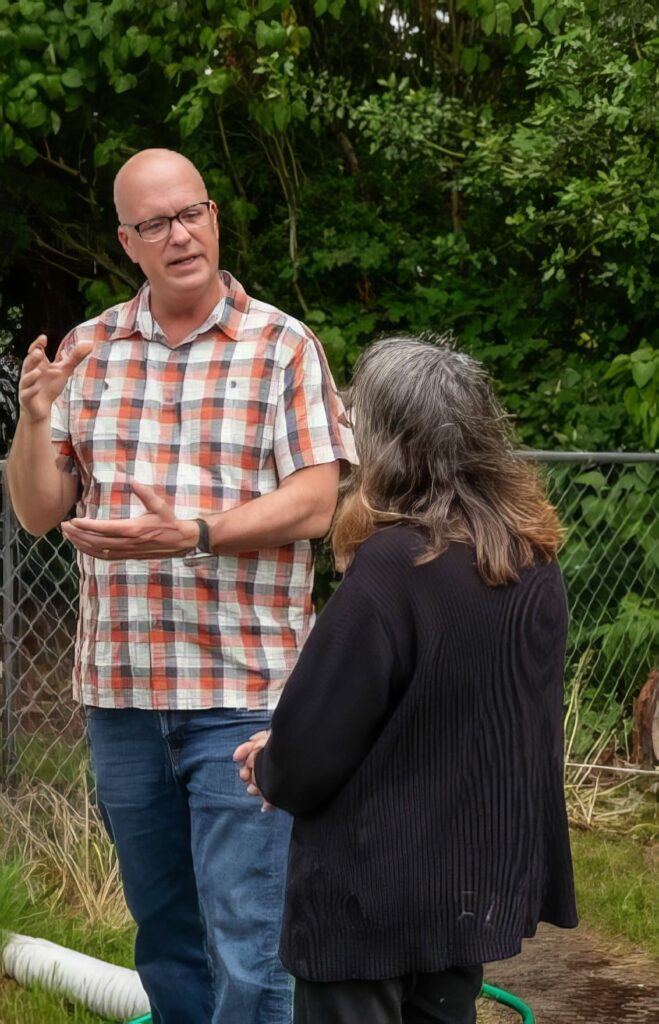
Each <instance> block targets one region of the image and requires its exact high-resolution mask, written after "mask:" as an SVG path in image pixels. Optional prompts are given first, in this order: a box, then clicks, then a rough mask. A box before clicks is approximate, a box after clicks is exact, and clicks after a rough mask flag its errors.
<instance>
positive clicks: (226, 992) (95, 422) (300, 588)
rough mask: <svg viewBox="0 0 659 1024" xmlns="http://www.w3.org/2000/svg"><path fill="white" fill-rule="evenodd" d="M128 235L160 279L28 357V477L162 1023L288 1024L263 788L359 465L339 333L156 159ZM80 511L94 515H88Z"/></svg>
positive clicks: (282, 840) (23, 437)
mask: <svg viewBox="0 0 659 1024" xmlns="http://www.w3.org/2000/svg"><path fill="white" fill-rule="evenodd" d="M115 204H116V208H117V214H118V218H119V228H118V236H119V241H120V243H121V245H122V246H123V249H124V251H125V252H126V254H127V256H128V257H129V259H131V260H132V261H133V262H134V263H137V264H138V265H139V266H140V268H141V269H142V271H143V273H144V276H145V278H146V282H145V284H144V285H143V287H142V288H141V289H140V291H139V292H138V294H137V295H136V296H135V297H134V298H133V299H132V300H131V301H130V302H126V303H121V304H120V305H118V306H113V307H112V308H111V309H108V310H106V311H105V312H104V313H102V314H101V315H100V316H98V317H96V318H94V319H93V320H90V321H88V322H86V323H84V324H81V325H80V326H79V327H77V328H75V329H74V330H73V331H71V332H70V334H69V335H67V337H66V338H65V339H64V341H63V342H62V344H61V346H60V349H59V352H58V356H57V358H56V360H55V361H54V362H53V363H50V362H49V360H48V358H47V356H46V354H45V346H46V338H45V337H44V336H40V337H39V338H37V339H36V341H35V342H34V343H33V344H32V345H31V347H30V349H29V352H28V355H27V358H26V359H25V362H24V364H23V370H22V375H21V382H20V388H19V398H20V407H21V413H20V418H19V423H18V426H17V430H16V435H15V439H14V443H13V447H12V451H11V454H10V456H9V461H8V466H7V479H8V483H9V489H10V493H11V497H12V500H13V504H14V508H15V510H16V514H17V516H18V518H19V519H20V521H21V523H22V524H23V526H24V527H25V528H26V529H27V530H29V531H30V532H31V533H33V534H37V535H38V534H43V533H46V532H47V531H48V530H50V529H52V528H53V527H55V526H57V525H58V524H60V523H61V528H62V532H63V533H64V534H65V536H66V537H68V539H69V540H70V541H71V542H72V544H73V545H74V546H75V547H76V548H77V551H78V564H79V567H80V611H79V628H78V635H77V642H76V655H75V666H74V675H73V687H74V694H75V696H76V697H77V698H78V699H79V700H80V702H81V703H82V704H83V705H84V707H85V713H86V719H87V731H88V736H89V740H90V744H91V756H92V766H93V769H94V772H95V775H96V785H97V792H98V797H99V801H100V805H101V810H102V812H103V815H104V817H105V820H106V821H107V823H108V827H109V828H110V831H111V833H112V836H113V838H114V841H115V843H116V846H117V851H118V856H119V862H120V866H121V873H122V878H123V883H124V888H125V893H126V899H127V902H128V905H129V907H130V910H131V912H132V914H133V916H134V918H135V920H136V922H137V938H136V946H135V959H136V964H137V969H138V971H139V973H140V977H141V979H142V982H143V984H144V987H145V989H146V991H147V993H148V996H149V999H150V1002H151V1008H152V1015H153V1021H154V1024H188V1022H189V1024H220V1022H221V1024H289V1022H290V1020H291V987H290V982H289V979H288V977H287V976H286V974H285V973H284V971H283V970H282V968H281V966H280V964H279V961H278V959H277V945H278V935H279V926H280V917H281V906H282V896H283V886H284V876H285V862H286V855H287V847H288V838H289V828H290V826H289V819H288V817H287V816H286V815H285V814H284V813H283V812H281V811H273V812H271V813H269V814H261V813H260V810H259V808H258V806H257V807H255V806H254V801H253V800H252V799H251V798H250V797H249V796H248V795H247V794H246V793H245V792H244V787H243V785H242V783H241V781H240V778H239V776H238V769H237V767H236V766H235V765H234V763H233V761H232V754H233V751H234V750H235V748H236V747H237V746H238V745H239V744H240V743H242V742H244V741H246V740H247V739H248V738H249V737H251V736H253V735H254V734H256V733H259V732H262V731H263V730H266V729H267V728H268V726H269V721H270V715H271V713H272V710H273V709H274V707H275V705H276V703H277V698H278V696H279V693H280V691H281V688H282V686H283V685H284V682H285V680H286V678H287V676H288V674H289V672H290V670H291V668H292V667H293V665H294V663H295V660H296V657H297V654H298V652H299V649H300V647H301V644H302V642H303V640H304V638H305V637H306V634H307V632H308V630H309V628H310V625H311V617H312V607H311V585H312V578H313V570H312V558H311V550H310V544H309V539H310V538H312V537H320V536H322V535H323V534H324V533H326V531H327V529H328V527H329V524H330V520H331V517H332V514H333V511H334V506H335V503H336V494H337V484H338V478H339V463H340V461H341V460H346V461H354V451H353V447H352V440H351V437H350V435H349V434H348V433H347V432H346V431H345V429H344V428H343V427H342V426H341V420H342V419H343V416H342V413H343V410H342V406H341V404H340V401H339V399H338V397H337V395H336V391H335V388H334V385H333V382H332V379H331V376H330V373H329V370H328V367H327V364H326V361H325V357H324V355H323V352H322V349H321V347H320V345H319V343H318V341H317V340H316V339H315V338H314V336H313V335H312V334H311V332H310V331H309V330H308V329H307V328H306V327H305V326H304V325H303V324H301V323H300V322H299V321H297V320H295V319H293V318H292V317H290V316H287V315H286V314H285V313H282V312H281V311H280V310H278V309H275V308H274V307H272V306H269V305H267V304H266V303H264V302H260V301H257V300H255V299H252V298H250V297H249V296H248V295H247V294H246V293H245V291H244V289H243V288H242V286H241V285H240V284H239V283H238V282H237V281H236V280H235V279H234V278H233V277H232V276H231V275H230V274H229V273H227V272H226V271H218V261H219V230H218V223H217V207H216V205H215V203H214V202H213V201H212V200H211V199H209V197H208V193H207V191H206V187H205V185H204V181H203V179H202V177H201V175H200V174H199V172H198V170H197V169H196V168H195V167H194V166H193V164H191V163H190V161H189V160H187V159H186V158H185V157H183V156H182V155H180V154H178V153H173V152H170V151H168V150H162V149H151V150H145V151H143V152H141V153H137V154H136V155H135V156H133V157H132V158H131V159H130V160H129V161H128V162H127V163H126V164H125V165H124V166H123V167H122V168H121V170H120V171H119V173H118V175H117V178H116V181H115ZM72 511H73V512H74V514H73V517H72V518H67V517H68V516H70V515H71V513H72Z"/></svg>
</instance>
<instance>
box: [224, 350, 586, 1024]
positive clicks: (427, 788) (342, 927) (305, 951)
mask: <svg viewBox="0 0 659 1024" xmlns="http://www.w3.org/2000/svg"><path fill="white" fill-rule="evenodd" d="M350 407H351V419H352V421H353V428H354V431H355V439H356V443H357V450H358V453H359V457H360V467H359V469H358V470H357V471H356V472H355V474H354V476H353V478H352V479H351V480H350V481H349V483H348V486H347V489H346V492H345V493H344V495H343V497H342V499H341V501H340V505H339V508H338V510H337V514H336V517H335V522H334V526H333V529H332V544H333V547H334V552H335V556H336V559H337V563H338V564H339V565H340V566H342V567H343V568H345V570H346V571H345V576H344V579H343V581H342V583H341V584H340V586H339V587H338V589H337V591H336V593H335V594H334V595H333V596H332V598H331V599H330V601H329V602H328V604H327V606H326V608H325V609H324V611H323V612H322V614H321V615H320V617H319V619H318V622H317V624H316V625H315V627H314V629H313V630H312V632H311V634H310V636H309V638H308V640H307V642H306V644H305V646H304V648H303V651H302V655H301V657H300V660H299V662H298V664H297V666H296V668H295V669H294V671H293V673H292V675H291V677H290V679H289V681H288V682H287V684H286V687H285V689H284V692H283V694H282V697H281V700H280V703H279V706H278V708H277V710H276V711H275V714H274V717H273V721H272V731H271V733H270V734H269V737H268V734H259V735H257V736H255V737H254V738H253V741H252V742H251V743H250V744H245V745H243V746H242V747H240V748H238V750H237V751H236V754H235V758H236V760H238V761H240V762H242V768H241V777H242V778H243V780H244V781H245V782H247V783H248V785H249V787H250V790H251V792H254V793H255V794H256V793H258V794H260V795H262V797H263V798H264V799H265V800H266V801H267V802H269V803H271V804H274V805H276V806H278V807H283V808H285V809H286V810H288V811H290V813H291V814H293V815H294V816H295V820H294V826H293V835H292V840H291V847H290V854H289V864H288V877H287V884H286V909H285V914H284V924H283V930H282V937H281V946H280V955H281V959H282V961H283V963H284V966H285V967H287V969H288V970H289V971H290V972H291V974H293V975H294V976H295V978H296V992H295V1021H296V1024H356V1022H357V1021H360V1022H364V1024H400V1022H405V1024H412V1022H414V1024H421V1022H429V1021H435V1022H442V1024H473V1022H474V1021H475V1019H476V1010H475V1001H476V997H477V995H478V992H479V990H480V986H481V982H482V965H483V963H484V962H486V961H492V960H498V959H502V958H505V957H510V956H514V955H515V954H517V953H519V951H520V948H521V942H522V939H524V938H526V937H530V936H532V935H533V934H534V932H535V930H536V927H537V924H538V922H539V921H548V922H551V923H552V924H555V925H558V926H561V927H574V926H575V925H576V921H577V918H576V910H575V903H574V889H573V878H572V864H571V858H570V848H569V839H568V829H567V816H566V811H565V803H564V795H563V729H562V701H563V663H564V651H565V641H566V633H567V611H566V604H565V595H564V589H563V583H562V579H561V574H560V571H559V568H558V565H557V562H556V555H557V551H558V548H559V545H560V541H561V528H560V525H559V522H558V518H557V515H556V512H555V510H554V509H553V507H552V506H551V504H550V503H549V502H548V500H547V498H546V496H545V493H544V490H543V486H542V483H541V480H540V478H539V476H538V474H537V471H536V469H535V468H534V467H533V466H532V465H531V464H530V463H529V462H528V461H526V460H524V459H521V458H520V457H519V456H518V455H517V454H516V453H515V451H514V448H513V436H512V433H511V430H510V427H509V425H508V420H507V417H506V415H505V414H504V412H503V411H502V409H501V408H500V406H499V405H498V404H497V402H496V400H495V398H494V396H493V393H492V389H491V386H490V383H489V380H488V377H487V374H486V373H485V370H484V369H483V367H482V365H481V364H480V363H479V362H478V361H476V360H475V359H473V358H471V357H469V356H467V355H465V354H463V353H461V352H459V351H456V350H455V348H454V347H453V346H452V344H450V343H447V342H446V341H444V340H442V339H439V340H438V341H435V342H431V341H427V340H421V339H418V338H410V337H396V338H387V339H385V340H383V341H380V342H378V343H377V344H375V345H373V346H372V347H371V348H370V349H368V350H367V351H366V353H365V354H364V355H363V356H362V357H361V359H360V361H359V363H358V365H357V368H356V372H355V376H354V381H353V386H352V389H351V400H350ZM266 741H267V742H266Z"/></svg>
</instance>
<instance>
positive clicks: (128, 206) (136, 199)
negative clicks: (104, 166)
mask: <svg viewBox="0 0 659 1024" xmlns="http://www.w3.org/2000/svg"><path fill="white" fill-rule="evenodd" d="M114 203H115V206H116V209H117V216H118V217H119V228H118V236H119V241H120V242H121V244H122V246H123V248H124V250H125V251H126V253H127V254H128V256H129V257H130V259H131V260H132V261H133V263H138V264H139V266H140V267H141V268H142V270H143V272H144V274H145V276H146V277H147V278H148V280H149V283H150V285H151V289H152V292H153V294H154V296H157V297H158V299H159V300H160V301H162V302H166V303H167V304H168V305H170V304H172V303H174V304H175V305H176V304H178V302H179V301H183V302H185V303H187V302H189V300H190V299H191V298H193V297H196V296H197V295H198V296H199V297H200V298H202V297H203V296H205V295H206V293H207V292H208V293H210V292H211V291H213V290H214V289H216V288H217V268H218V261H219V229H218V224H217V207H216V206H215V203H213V202H212V201H209V199H208V193H207V191H206V186H205V184H204V181H203V178H202V177H201V175H200V173H199V171H198V170H197V168H196V167H195V166H194V164H193V163H191V162H190V160H188V159H187V157H184V156H182V155H181V154H180V153H175V152H173V151H172V150H169V149H144V150H142V151H141V152H140V153H136V154H135V156H132V157H131V158H130V160H128V161H127V162H126V163H125V164H124V165H123V167H122V168H121V169H120V170H119V173H118V174H117V177H116V178H115V182H114ZM201 203H206V204H208V205H204V206H199V207H197V209H196V211H192V212H191V213H186V214H185V216H184V217H183V218H182V220H183V221H184V223H182V222H181V221H180V220H176V219H173V220H172V221H171V228H169V229H167V228H166V226H165V224H161V225H160V227H161V230H163V231H165V232H166V233H165V234H164V237H159V232H158V231H157V230H156V231H155V232H154V231H153V230H152V228H153V226H152V225H150V224H148V223H146V224H145V222H149V221H153V220H155V219H158V220H162V219H163V218H165V219H166V218H174V217H175V215H176V214H181V213H182V211H188V210H189V208H190V207H193V206H196V204H201ZM196 221H198V222H199V223H197V222H196ZM135 225H137V227H135ZM154 234H155V235H156V241H152V240H149V239H150V238H152V237H153V235H154Z"/></svg>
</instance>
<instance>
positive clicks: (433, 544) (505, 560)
mask: <svg viewBox="0 0 659 1024" xmlns="http://www.w3.org/2000/svg"><path fill="white" fill-rule="evenodd" d="M348 405H349V409H350V418H351V420H352V423H353V429H354V432H355V441H356V445H357V452H358V455H359V459H360V466H359V467H358V468H357V469H356V470H355V471H354V473H353V475H352V476H351V477H350V478H349V480H348V482H347V485H346V487H345V489H344V491H343V493H342V495H341V498H340V501H339V507H338V510H337V513H336V516H335V519H334V523H333V525H332V530H331V534H330V536H331V540H332V546H333V548H334V554H335V557H336V560H337V563H338V564H339V565H341V566H345V565H346V564H348V563H349V562H350V561H351V560H352V558H353V556H354V554H355V552H356V550H357V548H358V547H359V546H360V544H362V543H363V542H364V541H365V540H366V539H367V537H369V536H370V535H371V534H372V533H373V532H374V531H375V530H377V529H378V528H380V527H382V526H384V525H387V524H394V523H399V522H406V523H412V524H414V525H416V526H419V527H422V528H423V530H424V532H425V535H426V538H427V549H426V554H425V555H424V556H423V557H422V558H421V559H420V561H429V560H430V559H432V558H434V557H435V556H437V555H439V554H441V553H442V552H443V551H444V550H445V549H446V547H447V546H448V544H449V543H450V542H451V541H461V542H464V543H468V544H473V546H474V547H475V549H476V566H477V569H478V572H479V573H480V575H481V577H482V578H483V579H484V580H485V582H486V583H488V584H491V585H497V584H503V583H510V582H512V581H514V580H517V579H519V574H520V571H521V570H522V569H524V568H526V567H527V566H529V565H531V563H532V562H533V560H534V558H535V557H538V558H540V559H541V560H542V561H545V562H548V561H551V560H552V559H553V558H555V556H556V553H557V551H558V548H559V545H560V542H561V537H562V532H561V527H560V524H559V521H558V516H557V514H556V511H555V509H554V508H553V506H552V505H551V504H550V503H549V501H548V500H547V498H546V496H545V493H544V488H543V485H542V482H541V480H540V477H539V475H538V472H537V470H536V468H535V467H534V466H533V465H532V464H530V463H529V462H528V461H526V460H523V459H521V458H520V457H519V456H518V455H516V454H515V452H514V449H513V436H512V431H511V428H510V426H509V423H508V418H507V415H506V413H504V412H503V410H502V409H501V407H500V406H499V404H498V402H497V401H496V399H495V397H494V394H493V392H492V387H491V384H490V381H489V378H488V375H487V373H486V371H485V368H484V367H483V366H482V364H481V363H479V362H478V361H477V360H476V359H472V358H471V356H468V355H465V354H464V353H463V352H458V351H456V349H455V348H454V347H453V345H452V342H451V340H450V339H447V338H443V337H441V338H431V339H426V338H425V337H424V338H423V339H421V338H413V337H405V336H403V337H393V338H385V339H383V340H382V341H379V342H377V343H376V344H374V345H372V346H371V347H370V348H369V349H367V350H366V351H365V352H364V353H363V355H362V356H361V358H360V359H359V361H358V363H357V366H356V369H355V375H354V379H353V383H352V386H351V389H350V393H349V399H348Z"/></svg>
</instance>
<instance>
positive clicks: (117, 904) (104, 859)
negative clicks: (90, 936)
mask: <svg viewBox="0 0 659 1024" xmlns="http://www.w3.org/2000/svg"><path fill="white" fill-rule="evenodd" d="M0 821H1V822H2V826H1V828H0V856H2V858H3V859H11V858H18V859H19V860H20V861H21V863H22V864H23V865H24V871H25V874H24V878H23V880H24V882H25V884H26V886H27V887H28V889H29V891H30V894H31V896H32V897H33V899H34V900H35V902H36V901H38V900H43V898H44V893H45V894H46V898H47V900H48V903H49V904H50V905H51V906H52V907H53V908H54V909H55V908H61V907H62V906H65V907H66V908H67V913H71V914H74V915H76V916H78V917H82V918H83V919H84V920H86V921H89V922H90V923H92V924H100V923H102V924H103V925H104V926H105V927H108V928H117V929H121V928H125V927H126V926H127V925H128V924H129V923H130V916H129V914H128V910H127V908H126V904H125V902H124V897H123V892H122V887H121V881H120V878H119V868H118V864H117V860H116V856H115V852H114V848H113V846H112V843H111V841H110V839H109V837H108V835H107V833H106V831H105V827H104V825H103V822H102V821H101V819H100V816H99V815H98V813H97V812H96V811H95V810H94V808H93V807H92V805H91V801H90V794H89V786H88V782H87V777H86V774H85V773H84V771H81V773H80V777H79V779H78V780H77V784H76V786H75V787H74V789H73V790H72V792H71V794H70V795H68V796H65V795H63V794H62V793H60V792H58V790H57V789H55V788H54V787H52V786H49V785H47V784H45V783H21V785H20V787H19V789H18V790H17V791H16V792H14V793H12V794H11V796H9V795H8V794H7V793H3V792H0Z"/></svg>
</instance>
